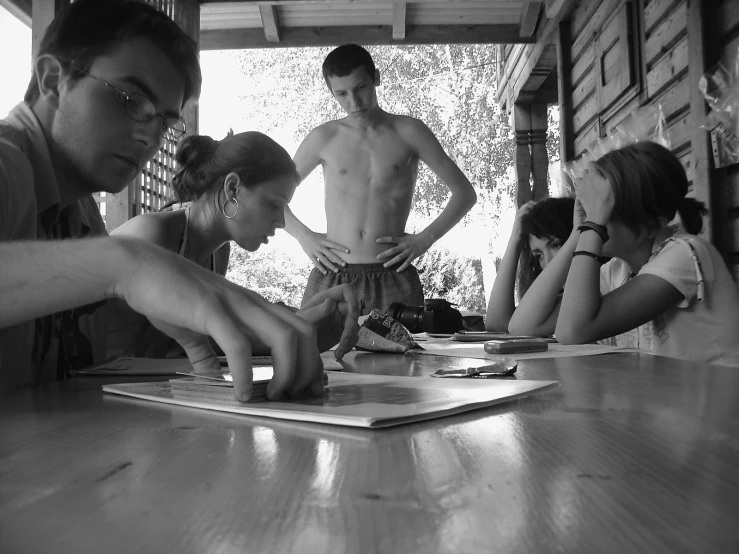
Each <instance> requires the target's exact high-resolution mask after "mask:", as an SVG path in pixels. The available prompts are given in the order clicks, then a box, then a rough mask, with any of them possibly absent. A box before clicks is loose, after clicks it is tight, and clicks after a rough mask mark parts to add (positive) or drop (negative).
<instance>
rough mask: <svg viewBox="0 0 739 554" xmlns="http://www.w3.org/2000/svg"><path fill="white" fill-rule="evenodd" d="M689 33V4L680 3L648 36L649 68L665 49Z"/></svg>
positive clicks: (645, 49)
mask: <svg viewBox="0 0 739 554" xmlns="http://www.w3.org/2000/svg"><path fill="white" fill-rule="evenodd" d="M686 32H687V2H680V3H679V4H678V5H677V6H676V8H675V9H674V10H673V11H672V12H670V13H669V14H667V16H666V17H664V18H663V19H662V20H661V21H660V23H659V24H658V25H657V26H656V27H655V28H654V31H653V32H651V33H649V34H647V40H646V44H645V46H644V56H645V59H646V62H647V66H651V65H652V63H653V62H654V61H655V59H656V58H658V57H659V56H660V54H661V52H663V51H664V49H666V48H669V47H671V46H672V45H673V44H674V43H676V42H677V41H678V40H679V39H680V38H682V37H683V35H684V34H685V33H686Z"/></svg>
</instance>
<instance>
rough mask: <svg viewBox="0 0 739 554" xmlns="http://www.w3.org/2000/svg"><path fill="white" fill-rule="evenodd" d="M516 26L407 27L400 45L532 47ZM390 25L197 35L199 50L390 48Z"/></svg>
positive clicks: (227, 31) (213, 32) (236, 31)
mask: <svg viewBox="0 0 739 554" xmlns="http://www.w3.org/2000/svg"><path fill="white" fill-rule="evenodd" d="M518 31H519V27H518V25H423V26H416V25H409V26H407V27H406V36H405V40H404V41H403V44H510V43H533V42H534V38H533V37H520V36H519V34H518ZM392 32H393V30H392V27H391V26H390V25H372V26H366V27H362V26H356V27H355V26H350V27H283V28H282V29H281V36H280V42H268V41H267V40H266V39H265V37H264V33H263V31H262V29H221V30H214V31H209V30H203V31H200V49H201V50H229V49H243V48H275V47H277V48H282V47H285V48H287V47H304V46H338V45H340V44H346V43H348V42H353V43H356V44H363V45H369V46H373V45H384V44H392V43H393V42H392V36H393V35H392Z"/></svg>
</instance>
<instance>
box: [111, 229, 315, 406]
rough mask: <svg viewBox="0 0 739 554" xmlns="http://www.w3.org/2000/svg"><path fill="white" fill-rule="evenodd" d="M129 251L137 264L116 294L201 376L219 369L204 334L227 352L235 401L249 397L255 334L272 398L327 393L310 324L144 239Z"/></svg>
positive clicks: (132, 243)
mask: <svg viewBox="0 0 739 554" xmlns="http://www.w3.org/2000/svg"><path fill="white" fill-rule="evenodd" d="M126 246H127V248H128V249H129V250H130V251H131V253H132V254H133V256H131V258H130V259H129V261H131V259H132V260H133V263H129V264H128V266H129V269H128V270H124V271H121V272H120V278H119V279H118V280H117V282H116V285H115V291H114V293H115V294H116V295H117V296H120V297H122V298H123V299H124V300H125V301H126V302H127V303H128V304H129V305H130V306H131V308H133V309H134V310H136V311H138V312H140V313H142V314H143V315H145V316H147V317H148V318H149V319H150V320H151V321H152V323H153V324H154V325H155V326H156V327H157V328H158V329H160V330H161V331H163V332H165V333H167V334H168V335H169V336H171V337H172V338H174V339H175V340H177V341H178V342H179V343H180V344H181V345H182V347H183V348H184V349H185V352H186V353H187V356H188V359H189V360H190V362H191V363H192V364H193V368H194V369H195V370H196V371H197V372H208V371H212V370H217V369H219V368H217V365H218V360H217V359H216V357H215V353H214V352H213V350H212V348H211V347H210V345H209V344H208V341H207V340H206V339H205V337H203V335H209V336H211V337H212V338H213V340H215V342H216V343H217V344H218V346H219V347H220V348H221V349H222V350H223V352H224V353H225V354H226V358H227V360H228V365H229V368H230V370H231V374H232V376H233V380H234V392H235V394H236V397H237V398H238V399H239V400H241V401H246V400H248V399H249V398H250V397H251V391H252V376H253V374H252V365H251V355H252V346H251V342H250V339H249V336H250V335H251V336H253V337H254V338H255V339H256V340H258V341H260V342H261V343H263V344H264V345H266V346H267V347H268V348H269V349H270V351H271V354H272V360H273V366H274V377H273V378H272V380H271V381H270V383H269V385H268V387H267V398H269V399H270V400H277V399H279V398H281V397H282V396H283V395H287V396H301V395H303V394H305V393H306V392H312V393H313V394H321V393H322V391H323V384H322V374H323V366H322V363H321V361H320V355H319V351H318V346H317V336H316V330H315V329H314V327H313V326H312V325H311V324H309V323H308V322H306V321H304V320H302V319H301V318H299V317H297V316H296V315H294V314H292V313H291V312H289V311H288V310H285V309H283V308H281V307H279V306H274V305H272V304H270V303H269V302H268V301H267V300H265V299H264V298H262V297H261V296H259V295H258V294H256V293H254V292H252V291H249V290H247V289H243V288H241V287H239V286H237V285H235V284H233V283H231V282H229V281H227V280H226V279H225V278H223V277H221V276H220V275H216V274H214V273H213V272H210V271H207V270H204V269H203V268H201V267H199V266H197V265H195V264H193V263H191V262H189V261H187V260H185V259H183V258H180V257H178V256H174V255H170V254H169V253H165V252H164V251H163V250H161V249H159V248H155V247H151V246H149V245H145V244H143V243H139V241H131V240H128V241H127V242H126Z"/></svg>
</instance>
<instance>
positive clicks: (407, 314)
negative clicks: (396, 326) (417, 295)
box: [387, 302, 427, 333]
mask: <svg viewBox="0 0 739 554" xmlns="http://www.w3.org/2000/svg"><path fill="white" fill-rule="evenodd" d="M387 313H388V315H389V316H390V317H392V318H393V319H394V320H395V321H398V322H400V324H401V325H403V327H405V328H406V329H408V330H409V331H410V332H411V333H422V332H423V331H426V330H427V329H426V328H425V327H426V325H425V321H424V313H425V310H424V308H423V306H421V307H415V306H407V305H405V304H403V303H402V302H393V303H392V304H390V307H389V308H388V310H387Z"/></svg>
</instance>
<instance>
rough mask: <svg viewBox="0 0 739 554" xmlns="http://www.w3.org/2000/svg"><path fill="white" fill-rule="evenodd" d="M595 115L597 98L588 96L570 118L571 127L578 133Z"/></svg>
mask: <svg viewBox="0 0 739 554" xmlns="http://www.w3.org/2000/svg"><path fill="white" fill-rule="evenodd" d="M597 115H598V99H597V98H596V97H595V96H590V97H589V98H588V99H587V100H586V101H585V102H583V104H582V106H580V107H579V108H578V109H576V110H575V113H574V116H573V118H572V119H573V124H572V128H573V130H574V131H575V133H579V132H580V130H581V129H582V128H583V127H585V126H586V125H587V124H588V123H590V122H591V121H593V119H595V117H596V116H597Z"/></svg>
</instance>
